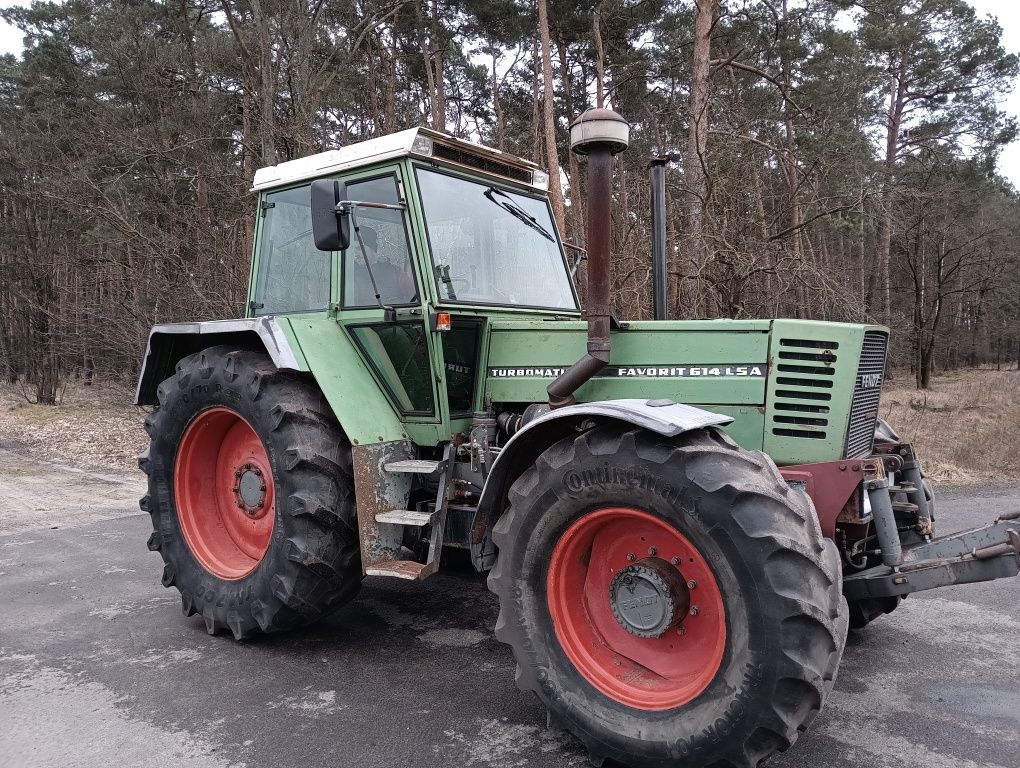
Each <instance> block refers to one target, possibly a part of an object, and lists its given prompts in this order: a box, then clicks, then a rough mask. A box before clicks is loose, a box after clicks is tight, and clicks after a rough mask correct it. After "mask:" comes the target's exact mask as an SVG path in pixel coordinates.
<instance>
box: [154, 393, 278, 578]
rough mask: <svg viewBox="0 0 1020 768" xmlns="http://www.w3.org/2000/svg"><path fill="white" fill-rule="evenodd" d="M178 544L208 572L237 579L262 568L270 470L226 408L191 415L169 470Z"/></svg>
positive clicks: (271, 499)
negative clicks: (180, 534) (181, 541)
mask: <svg viewBox="0 0 1020 768" xmlns="http://www.w3.org/2000/svg"><path fill="white" fill-rule="evenodd" d="M174 498H175V500H176V504H177V518H178V520H179V521H180V524H181V531H182V532H183V533H184V540H185V541H186V542H187V544H188V548H189V549H190V550H191V553H192V554H193V555H194V556H195V558H196V559H197V560H198V561H199V563H201V564H202V567H204V568H205V569H206V570H207V571H209V573H211V574H213V575H214V576H218V577H220V578H221V579H230V580H234V579H240V578H243V577H245V576H247V575H248V574H249V573H251V572H252V571H254V570H255V567H256V566H257V565H258V564H259V563H260V562H262V558H263V557H265V554H266V551H267V550H268V549H269V541H270V539H271V538H272V535H273V523H274V520H275V518H276V502H275V489H274V487H273V471H272V467H271V465H270V463H269V455H268V454H267V453H266V447H265V445H263V443H262V440H260V439H259V436H258V435H257V434H256V433H255V430H254V429H252V427H251V425H250V424H249V423H248V422H247V421H245V419H244V418H243V417H241V416H240V415H238V414H237V413H235V412H234V411H232V410H230V409H229V408H210V409H208V410H206V411H202V412H201V413H200V414H198V415H197V416H196V417H195V418H194V419H193V420H192V421H191V423H190V424H189V425H188V427H187V429H186V430H185V431H184V437H183V438H181V443H180V446H179V447H178V449H177V459H176V461H175V463H174Z"/></svg>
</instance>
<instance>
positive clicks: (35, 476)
mask: <svg viewBox="0 0 1020 768" xmlns="http://www.w3.org/2000/svg"><path fill="white" fill-rule="evenodd" d="M144 493H145V478H144V476H143V475H142V473H141V472H139V471H138V470H137V468H136V469H135V470H134V471H115V470H111V469H93V470H84V469H79V468H77V467H71V466H68V465H66V464H57V463H54V462H52V461H49V460H45V459H39V458H35V457H33V456H32V455H31V454H29V453H28V452H26V450H25V448H24V446H23V445H17V444H13V443H10V442H4V441H2V440H0V535H3V534H9V533H18V532H19V531H26V530H32V529H38V528H54V529H55V528H64V527H67V526H80V525H85V524H87V523H91V522H95V521H97V520H106V519H109V518H111V517H121V516H123V515H131V514H135V513H137V512H138V499H140V498H141V497H142V495H143V494H144Z"/></svg>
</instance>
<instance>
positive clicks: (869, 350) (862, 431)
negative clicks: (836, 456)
mask: <svg viewBox="0 0 1020 768" xmlns="http://www.w3.org/2000/svg"><path fill="white" fill-rule="evenodd" d="M888 342H889V340H888V337H887V336H886V335H885V334H884V333H882V332H880V331H868V332H866V333H865V334H864V344H863V346H862V347H861V361H860V364H859V366H858V368H857V381H856V382H855V384H854V395H853V401H852V402H851V404H850V421H849V423H848V424H847V434H846V450H845V451H844V454H843V455H844V456H845V457H846V458H848V459H855V458H860V457H862V456H868V455H869V454H870V453H871V449H872V447H873V446H874V442H875V423H876V422H877V421H878V403H879V400H880V399H881V396H882V379H883V377H884V376H885V357H886V348H887V346H888Z"/></svg>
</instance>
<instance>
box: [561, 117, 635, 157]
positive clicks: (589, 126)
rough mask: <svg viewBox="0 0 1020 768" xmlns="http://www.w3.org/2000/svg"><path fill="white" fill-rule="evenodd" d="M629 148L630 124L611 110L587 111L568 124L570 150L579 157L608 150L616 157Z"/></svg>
mask: <svg viewBox="0 0 1020 768" xmlns="http://www.w3.org/2000/svg"><path fill="white" fill-rule="evenodd" d="M629 146H630V123H628V122H627V121H626V120H624V119H623V118H622V117H620V116H619V115H618V114H616V112H614V111H613V110H611V109H589V110H588V111H587V112H585V113H584V114H582V115H581V116H580V117H579V118H577V119H576V120H575V121H574V122H572V123H571V124H570V148H571V149H572V150H573V151H574V152H576V153H577V154H579V155H588V154H591V153H592V152H594V151H595V150H596V149H608V150H609V152H610V154H613V155H618V154H619V153H620V152H623V151H624V150H625V149H626V148H627V147H629Z"/></svg>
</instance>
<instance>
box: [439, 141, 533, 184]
mask: <svg viewBox="0 0 1020 768" xmlns="http://www.w3.org/2000/svg"><path fill="white" fill-rule="evenodd" d="M432 154H433V155H434V156H435V157H441V158H443V159H444V160H451V161H453V162H455V163H459V164H460V165H466V166H468V167H469V168H477V169H478V170H480V171H485V172H486V173H491V174H494V175H496V176H505V177H506V178H508V179H516V180H517V181H523V182H524V183H526V184H530V183H531V179H532V174H531V171H528V170H525V169H523V168H517V167H516V166H513V165H510V164H509V163H501V162H500V161H499V160H493V159H492V158H489V157H481V156H479V155H476V154H474V153H473V152H468V151H465V150H463V149H460V148H458V147H449V146H447V145H445V144H439V143H436V145H435V147H434V148H433V150H432Z"/></svg>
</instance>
